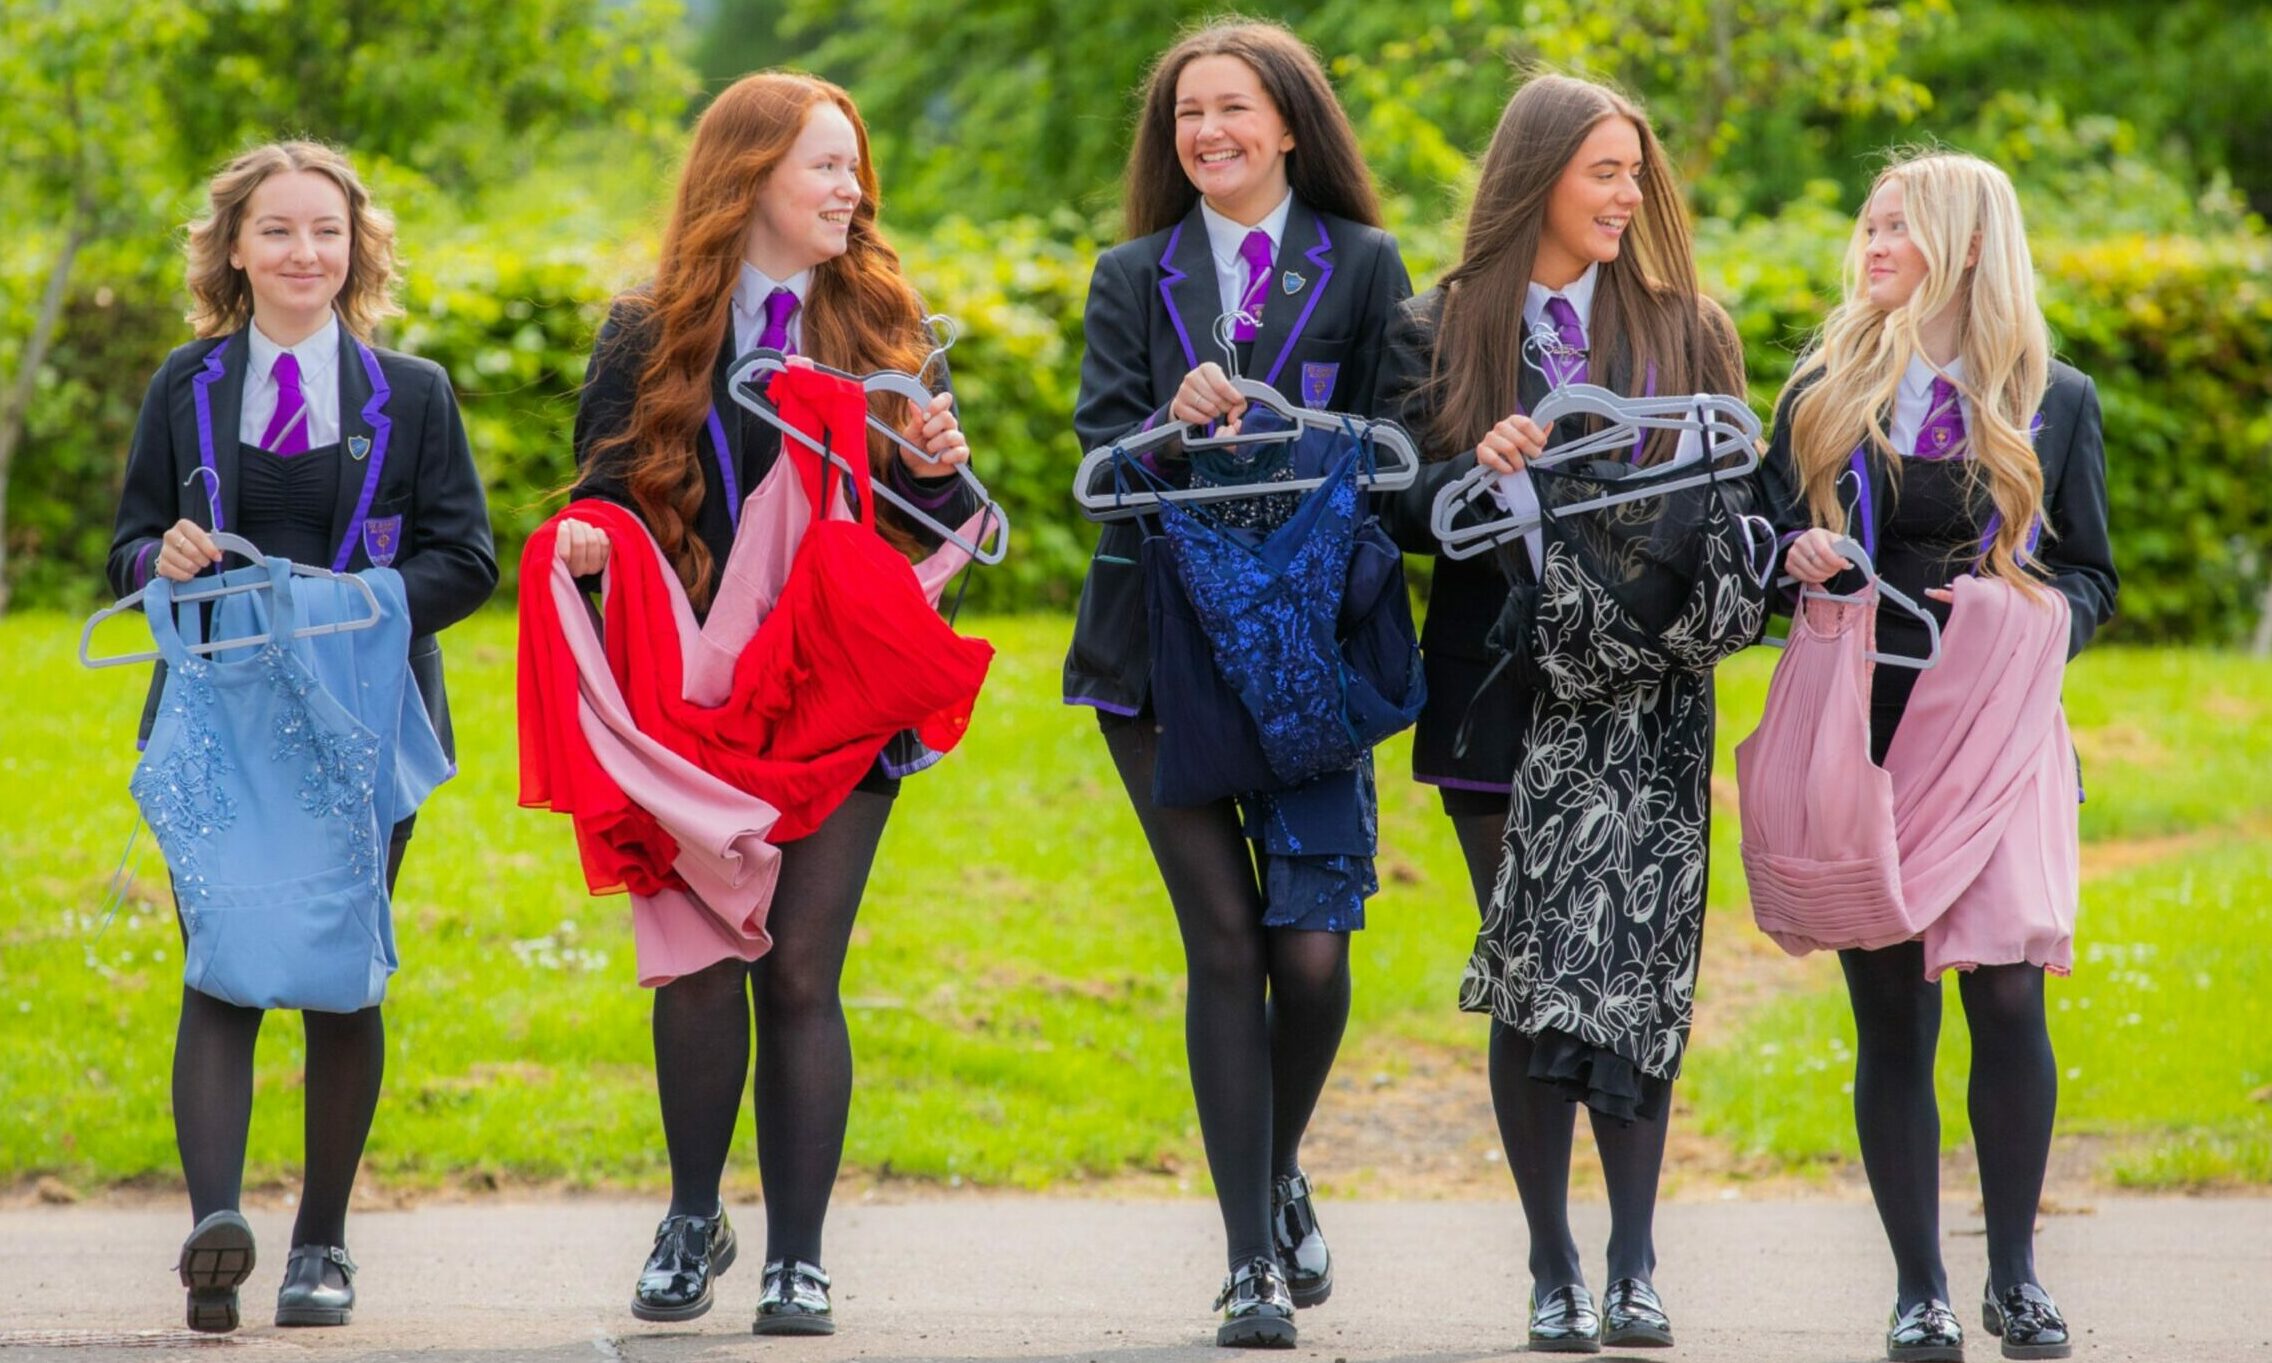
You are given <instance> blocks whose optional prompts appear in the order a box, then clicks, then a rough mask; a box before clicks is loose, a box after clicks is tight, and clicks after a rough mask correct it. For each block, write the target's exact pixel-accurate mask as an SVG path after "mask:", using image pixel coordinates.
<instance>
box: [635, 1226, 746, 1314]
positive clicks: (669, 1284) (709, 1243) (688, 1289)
mask: <svg viewBox="0 0 2272 1363" xmlns="http://www.w3.org/2000/svg"><path fill="white" fill-rule="evenodd" d="M734 1248H735V1245H734V1227H733V1223H732V1222H730V1221H728V1220H727V1219H726V1209H725V1207H724V1206H723V1205H721V1206H720V1207H719V1208H718V1214H717V1215H715V1216H683V1215H682V1216H666V1217H664V1218H663V1223H662V1224H661V1225H659V1226H657V1227H655V1248H654V1250H653V1252H651V1253H650V1254H648V1256H647V1267H646V1268H645V1269H644V1270H642V1271H641V1272H640V1274H639V1285H638V1286H637V1287H636V1288H634V1289H632V1292H631V1314H632V1315H634V1316H637V1317H638V1318H639V1319H641V1320H692V1319H694V1318H695V1317H696V1316H699V1315H701V1314H702V1313H703V1312H705V1311H708V1310H709V1309H710V1300H711V1298H710V1283H711V1281H712V1280H713V1279H715V1278H717V1277H718V1276H719V1275H720V1274H722V1273H724V1272H725V1271H726V1270H727V1269H729V1268H732V1267H733V1266H734Z"/></svg>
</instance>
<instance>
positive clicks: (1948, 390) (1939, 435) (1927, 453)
mask: <svg viewBox="0 0 2272 1363" xmlns="http://www.w3.org/2000/svg"><path fill="white" fill-rule="evenodd" d="M1963 448H1964V405H1963V404H1962V403H1960V402H1958V401H1957V400H1956V385H1955V384H1953V383H1950V382H1949V381H1948V380H1947V379H1945V378H1942V377H1940V376H1938V375H1935V376H1934V378H1933V391H1932V392H1931V393H1930V394H1928V395H1927V396H1926V398H1925V424H1924V425H1922V426H1919V427H1918V428H1917V444H1916V446H1915V447H1914V448H1913V449H1912V450H1911V451H1910V453H1912V454H1914V455H1915V456H1916V457H1917V458H1919V459H1947V458H1949V457H1950V456H1952V455H1954V454H1956V453H1958V452H1959V451H1961V450H1962V449H1963Z"/></svg>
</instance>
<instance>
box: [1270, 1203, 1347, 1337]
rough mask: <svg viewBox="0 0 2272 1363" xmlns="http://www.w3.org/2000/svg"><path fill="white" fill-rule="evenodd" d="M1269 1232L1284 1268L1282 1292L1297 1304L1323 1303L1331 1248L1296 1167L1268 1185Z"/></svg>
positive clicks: (1330, 1288) (1330, 1272) (1330, 1291)
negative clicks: (1283, 1290) (1284, 1282)
mask: <svg viewBox="0 0 2272 1363" xmlns="http://www.w3.org/2000/svg"><path fill="white" fill-rule="evenodd" d="M1270 1234H1271V1237H1272V1238H1273V1239H1275V1240H1276V1241H1277V1242H1278V1262H1279V1263H1280V1264H1282V1265H1284V1267H1285V1270H1286V1292H1287V1294H1288V1295H1289V1296H1291V1297H1292V1298H1293V1299H1294V1305H1296V1306H1298V1307H1311V1306H1323V1305H1324V1304H1325V1299H1326V1298H1328V1297H1330V1296H1332V1295H1333V1251H1331V1250H1329V1249H1327V1248H1326V1247H1325V1234H1324V1232H1322V1231H1320V1230H1319V1229H1318V1226H1317V1209H1316V1208H1315V1207H1313V1206H1311V1205H1310V1180H1309V1176H1308V1175H1306V1174H1304V1173H1302V1172H1301V1171H1300V1170H1296V1171H1294V1173H1293V1175H1292V1176H1291V1177H1288V1178H1281V1179H1276V1180H1274V1181H1273V1182H1272V1183H1271V1185H1270Z"/></svg>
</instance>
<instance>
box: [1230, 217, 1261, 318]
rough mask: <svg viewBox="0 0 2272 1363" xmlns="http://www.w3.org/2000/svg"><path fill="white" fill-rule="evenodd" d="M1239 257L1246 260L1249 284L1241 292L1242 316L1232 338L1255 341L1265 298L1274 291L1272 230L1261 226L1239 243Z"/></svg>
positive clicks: (1240, 309) (1240, 310)
mask: <svg viewBox="0 0 2272 1363" xmlns="http://www.w3.org/2000/svg"><path fill="white" fill-rule="evenodd" d="M1239 259H1240V260H1242V261H1244V262H1246V288H1245V289H1243V290H1242V291H1241V292H1240V293H1239V317H1238V320H1237V321H1236V322H1235V323H1234V324H1233V325H1232V330H1231V339H1232V340H1234V341H1251V340H1253V339H1254V337H1255V333H1256V332H1257V330H1258V329H1259V327H1258V323H1259V322H1260V320H1261V318H1262V303H1263V299H1264V298H1265V297H1266V296H1267V295H1268V294H1269V292H1270V265H1271V250H1270V234H1269V233H1268V232H1265V231H1263V230H1262V229H1261V228H1259V227H1257V228H1255V229H1254V230H1253V231H1251V232H1249V233H1247V234H1246V240H1244V241H1242V242H1240V243H1239Z"/></svg>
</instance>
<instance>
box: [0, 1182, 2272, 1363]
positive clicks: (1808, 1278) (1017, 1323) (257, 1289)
mask: <svg viewBox="0 0 2272 1363" xmlns="http://www.w3.org/2000/svg"><path fill="white" fill-rule="evenodd" d="M734 1210H735V1212H736V1213H737V1214H736V1224H737V1226H738V1228H739V1230H740V1232H741V1234H742V1236H743V1237H744V1248H743V1258H742V1260H741V1262H740V1263H738V1264H737V1265H736V1266H735V1267H734V1269H733V1271H732V1272H730V1273H729V1274H727V1275H726V1276H725V1277H724V1278H722V1279H721V1280H720V1283H719V1293H718V1295H719V1304H718V1307H717V1308H716V1309H715V1310H713V1311H712V1312H711V1313H710V1314H709V1315H708V1316H706V1317H703V1318H702V1319H700V1320H697V1321H693V1322H690V1323H688V1324H685V1325H681V1326H675V1327H673V1326H651V1325H647V1324H645V1323H643V1322H640V1321H638V1320H635V1319H633V1318H632V1316H631V1314H630V1312H629V1311H628V1310H627V1309H626V1302H627V1301H628V1299H629V1296H630V1292H631V1286H632V1282H633V1279H634V1278H635V1277H636V1276H637V1273H638V1269H639V1265H640V1262H641V1260H642V1259H643V1257H644V1255H645V1253H646V1249H647V1246H648V1243H649V1239H650V1237H651V1235H652V1234H653V1229H654V1223H655V1220H656V1219H657V1217H658V1216H659V1214H660V1211H661V1207H660V1205H659V1202H656V1201H638V1202H631V1201H617V1200H596V1199H595V1200H551V1201H513V1200H498V1201H492V1202H476V1203H457V1204H437V1205H428V1206H424V1207H420V1208H417V1209H414V1210H410V1211H403V1212H358V1213H356V1214H355V1215H354V1217H353V1218H352V1219H351V1221H350V1223H349V1224H350V1233H351V1234H352V1235H353V1237H354V1245H353V1249H354V1253H355V1256H356V1258H357V1260H358V1261H359V1262H360V1264H361V1268H362V1274H361V1277H360V1279H359V1281H358V1284H357V1286H358V1291H359V1293H360V1302H359V1304H358V1307H357V1311H356V1318H355V1323H354V1324H353V1325H352V1326H349V1327H346V1328H344V1329H336V1330H279V1329H277V1328H275V1327H274V1326H273V1325H270V1324H268V1323H267V1322H268V1321H269V1319H270V1316H271V1308H272V1305H273V1302H274V1294H275V1291H276V1284H277V1282H278V1281H279V1279H280V1277H281V1275H282V1271H283V1263H284V1250H285V1246H286V1240H287V1235H288V1232H289V1228H290V1220H289V1213H288V1212H284V1211H255V1212H254V1213H252V1214H251V1220H252V1222H253V1226H254V1229H255V1231H256V1232H257V1233H258V1235H259V1237H260V1247H261V1262H260V1267H259V1269H258V1271H257V1272H255V1274H254V1276H253V1279H252V1281H251V1282H250V1283H249V1284H247V1287H246V1292H245V1297H244V1301H245V1307H246V1311H245V1315H246V1319H247V1321H248V1326H247V1328H246V1329H244V1330H242V1331H240V1332H239V1333H237V1334H235V1335H232V1336H226V1337H220V1338H214V1337H206V1336H193V1335H190V1334H188V1333H187V1332H186V1331H182V1330H181V1329H180V1328H179V1327H180V1325H181V1310H182V1305H181V1302H182V1294H181V1290H180V1288H179V1287H178V1286H177V1285H176V1283H175V1281H174V1278H173V1275H172V1272H171V1265H172V1263H173V1256H174V1252H175V1248H176V1246H177V1245H178V1244H179V1241H180V1238H181V1236H182V1235H183V1234H185V1233H186V1232H187V1230H188V1228H189V1216H188V1211H187V1208H186V1205H185V1206H182V1207H163V1208H155V1209H118V1208H104V1207H61V1208H48V1207H35V1208H25V1209H21V1210H9V1211H0V1284H5V1287H4V1288H0V1363H14V1360H16V1359H19V1358H24V1359H29V1358H53V1359H58V1360H74V1361H76V1360H87V1361H88V1363H93V1361H94V1360H111V1359H115V1360H130V1359H148V1358H151V1357H153V1356H159V1355H174V1354H186V1353H189V1352H192V1351H194V1352H196V1353H197V1354H199V1355H200V1356H202V1357H207V1358H216V1359H217V1358H220V1357H223V1356H241V1357H242V1358H243V1359H245V1360H246V1363H262V1361H263V1360H278V1361H279V1363H299V1361H300V1360H305V1361H306V1363H335V1361H336V1363H348V1361H349V1360H357V1361H362V1360H371V1361H372V1363H377V1361H379V1360H413V1359H415V1360H420V1361H421V1363H539V1361H540V1360H541V1361H542V1363H566V1361H568V1360H573V1363H616V1361H617V1360H630V1361H631V1363H694V1360H726V1359H733V1360H760V1359H762V1360H766V1361H767V1363H836V1361H837V1360H851V1359H862V1360H877V1363H901V1361H902V1360H904V1361H906V1363H916V1361H917V1360H1041V1359H1070V1360H1094V1361H1095V1363H1174V1361H1176V1360H1210V1363H1228V1360H1229V1359H1231V1358H1236V1357H1242V1356H1243V1355H1237V1354H1229V1353H1226V1352H1224V1351H1219V1350H1216V1349H1215V1348H1213V1347H1212V1341H1213V1338H1214V1336H1213V1317H1212V1316H1211V1314H1210V1312H1209V1311H1208V1304H1209V1302H1210V1300H1211V1299H1212V1297H1213V1294H1214V1291H1215V1287H1216V1284H1217V1282H1218V1281H1219V1279H1220V1277H1221V1274H1222V1261H1221V1258H1220V1250H1219V1246H1220V1243H1221V1241H1220V1231H1219V1227H1218V1224H1217V1222H1216V1218H1215V1212H1214V1207H1213V1204H1212V1203H1211V1202H1206V1201H1201V1200H1197V1199H1193V1200H1187V1201H1181V1202H1116V1201H1106V1200H1078V1199H1061V1198H1047V1199H1044V1198H1021V1197H995V1196H977V1195H973V1196H950V1197H944V1198H940V1199H937V1200H930V1201H918V1202H911V1203H906V1204H902V1205H884V1204H862V1203H848V1204H844V1205H840V1206H839V1207H838V1208H837V1210H836V1211H835V1213H834V1214H833V1216H832V1218H831V1221H830V1225H829V1240H828V1267H829V1270H830V1272H831V1273H832V1274H833V1275H834V1277H835V1279H836V1283H837V1290H836V1309H837V1315H838V1318H839V1322H840V1330H839V1333H838V1334H837V1335H836V1336H835V1337H834V1338H832V1339H822V1340H763V1339H757V1338H754V1337H753V1336H751V1334H750V1333H749V1321H750V1316H751V1313H752V1310H753V1309H754V1305H755V1302H756V1298H757V1291H758V1272H757V1269H758V1263H759V1258H760V1255H761V1253H762V1251H761V1247H760V1246H761V1242H762V1240H763V1237H764V1229H763V1227H764V1217H763V1210H762V1208H761V1207H757V1206H747V1207H740V1208H735V1209H734ZM1320 1216H1321V1219H1322V1220H1323V1222H1324V1224H1325V1227H1326V1231H1327V1233H1328V1235H1329V1237H1330V1238H1331V1240H1332V1243H1333V1246H1334V1250H1335V1255H1336V1275H1337V1287H1336V1291H1335V1293H1334V1297H1333V1300H1332V1301H1331V1302H1329V1303H1328V1304H1326V1305H1325V1306H1323V1307H1320V1308H1317V1309H1315V1310H1312V1311H1305V1312H1303V1313H1302V1314H1301V1317H1300V1326H1301V1346H1300V1348H1299V1349H1298V1350H1296V1351H1295V1352H1293V1353H1291V1354H1288V1353H1277V1354H1273V1355H1265V1356H1266V1357H1276V1358H1284V1359H1288V1360H1289V1363H1292V1360H1301V1363H1310V1361H1311V1360H1315V1361H1316V1363H1389V1361H1390V1360H1395V1361H1396V1363H1455V1361H1464V1360H1479V1359H1489V1358H1499V1357H1504V1356H1507V1355H1510V1354H1512V1353H1515V1352H1517V1351H1519V1349H1520V1346H1521V1344H1522V1340H1523V1320H1524V1314H1523V1310H1524V1293H1525V1288H1526V1275H1525V1274H1524V1273H1523V1271H1522V1261H1521V1255H1522V1252H1523V1250H1522V1245H1523V1240H1522V1233H1521V1222H1520V1218H1519V1215H1518V1213H1517V1211H1516V1208H1515V1206H1514V1203H1513V1200H1512V1197H1511V1196H1510V1197H1509V1198H1508V1199H1507V1200H1506V1201H1504V1202H1495V1203H1478V1202H1406V1203H1388V1202H1354V1203H1339V1202H1332V1201H1321V1204H1320ZM1576 1216H1577V1229H1578V1235H1579V1242H1580V1244H1582V1245H1584V1246H1585V1247H1586V1249H1587V1271H1588V1273H1589V1275H1590V1276H1591V1278H1592V1280H1593V1281H1594V1283H1595V1285H1596V1286H1597V1287H1599V1286H1600V1274H1601V1246H1602V1242H1603V1239H1604V1237H1605V1235H1606V1234H1607V1230H1608V1226H1607V1221H1608V1217H1607V1212H1606V1209H1604V1208H1603V1207H1601V1206H1599V1205H1583V1204H1581V1205H1580V1206H1579V1207H1578V1209H1577V1213H1576ZM1943 1224H1944V1227H1945V1230H1946V1236H1947V1241H1946V1254H1947V1258H1948V1263H1949V1272H1950V1278H1951V1283H1950V1285H1951V1288H1952V1290H1953V1291H1954V1293H1955V1295H1956V1297H1957V1306H1958V1308H1959V1315H1960V1317H1961V1318H1962V1319H1963V1320H1964V1322H1965V1325H1966V1328H1967V1331H1968V1334H1969V1350H1968V1352H1969V1355H1970V1357H1971V1358H1973V1359H1975V1360H1992V1359H1995V1358H1997V1357H1998V1351H1997V1347H1996V1341H1995V1340H1993V1339H1991V1338H1990V1337H1988V1336H1987V1335H1986V1334H1985V1333H1984V1332H1981V1331H1980V1330H1979V1329H1978V1307H1977V1305H1976V1304H1975V1303H1976V1302H1977V1298H1976V1297H1975V1296H1974V1293H1976V1292H1977V1290H1978V1287H1979V1283H1980V1280H1981V1275H1982V1262H1983V1257H1982V1256H1983V1249H1982V1242H1981V1239H1980V1236H1979V1221H1978V1218H1977V1216H1975V1215H1973V1214H1971V1213H1969V1212H1968V1211H1967V1210H1966V1209H1964V1208H1962V1207H1959V1206H1957V1205H1956V1204H1953V1203H1952V1204H1950V1205H1949V1206H1948V1207H1947V1208H1946V1209H1945V1214H1944V1222H1943ZM1658 1246H1659V1254H1660V1256H1661V1260H1662V1262H1661V1266H1660V1268H1659V1271H1658V1275H1657V1284H1658V1287H1659V1288H1660V1290H1661V1291H1662V1292H1663V1293H1664V1296H1665V1299H1666V1304H1667V1306H1668V1308H1669V1309H1670V1311H1671V1312H1672V1315H1673V1320H1674V1324H1675V1327H1676V1330H1677V1332H1678V1335H1679V1338H1680V1346H1679V1347H1678V1348H1676V1349H1674V1350H1671V1351H1662V1350H1656V1351H1634V1352H1633V1353H1630V1354H1623V1355H1612V1356H1618V1357H1632V1358H1644V1359H1647V1358H1654V1359H1662V1360H1665V1363H1734V1361H1735V1360H1742V1361H1743V1363H1783V1361H1784V1360H1789V1361H1790V1363H1866V1360H1870V1359H1875V1358H1878V1357H1881V1356H1882V1351H1881V1348H1880V1341H1881V1338H1882V1331H1883V1321H1884V1318H1885V1313H1886V1309H1887V1307H1888V1306H1889V1305H1890V1302H1891V1294H1892V1285H1893V1269H1892V1261H1891V1258H1890V1257H1889V1256H1888V1254H1887V1252H1886V1249H1885V1245H1884V1240H1883V1237H1882V1236H1881V1235H1880V1234H1879V1231H1878V1227H1877V1222H1876V1219H1875V1216H1874V1214H1873V1213H1872V1212H1871V1210H1870V1209H1869V1208H1868V1207H1867V1206H1862V1205H1854V1204H1850V1203H1837V1202H1748V1201H1719V1202H1705V1203H1675V1204H1672V1205H1668V1206H1666V1207H1664V1208H1663V1209H1662V1210H1661V1211H1660V1213H1659V1217H1658ZM2038 1252H2039V1258H2040V1262H2041V1264H2042V1265H2043V1268H2044V1272H2045V1276H2046V1278H2047V1280H2048V1282H2049V1283H2050V1285H2051V1287H2052V1289H2053V1290H2054V1291H2055V1292H2056V1293H2057V1294H2058V1296H2059V1299H2060V1301H2061V1302H2062V1303H2063V1304H2064V1306H2065V1307H2066V1309H2067V1311H2068V1314H2069V1316H2070V1319H2071V1320H2072V1321H2073V1323H2074V1325H2075V1326H2076V1329H2077V1339H2078V1344H2079V1347H2078V1349H2077V1351H2076V1357H2077V1358H2079V1359H2094V1360H2109V1361H2111V1360H2129V1359H2137V1360H2146V1359H2153V1360H2185V1361H2186V1363H2226V1361H2227V1360H2236V1361H2237V1360H2246V1359H2266V1360H2272V1201H2268V1200H2263V1199H2209V1198H2199V1199H2194V1198H2126V1197H2099V1198H2097V1199H2096V1201H2095V1203H2093V1204H2091V1206H2090V1209H2089V1210H2088V1211H2087V1212H2083V1213H2080V1214H2070V1215H2059V1216H2054V1217H2050V1218H2047V1220H2046V1222H2045V1226H2044V1229H2043V1232H2042V1235H2041V1236H2040V1239H2039V1251H2038ZM1258 1363H1259V1360H1258Z"/></svg>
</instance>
